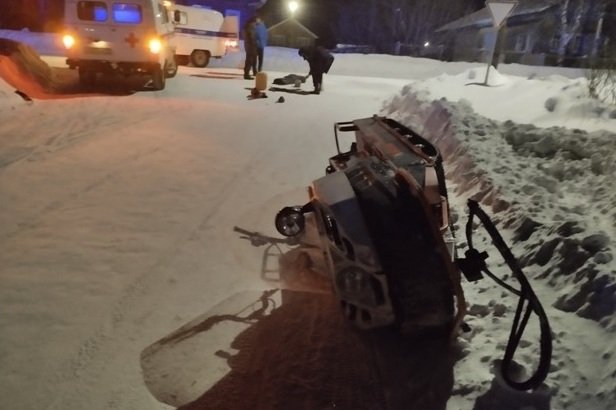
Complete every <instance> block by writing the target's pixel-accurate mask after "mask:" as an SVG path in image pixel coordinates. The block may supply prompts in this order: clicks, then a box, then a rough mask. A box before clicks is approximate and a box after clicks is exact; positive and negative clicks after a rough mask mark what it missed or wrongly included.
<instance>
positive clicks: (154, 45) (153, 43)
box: [148, 38, 163, 54]
mask: <svg viewBox="0 0 616 410" xmlns="http://www.w3.org/2000/svg"><path fill="white" fill-rule="evenodd" d="M148 47H149V48H150V52H151V53H152V54H158V53H160V50H162V48H163V44H162V43H161V41H160V39H158V38H153V39H152V40H150V42H149V43H148Z"/></svg>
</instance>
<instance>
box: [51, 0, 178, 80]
mask: <svg viewBox="0 0 616 410" xmlns="http://www.w3.org/2000/svg"><path fill="white" fill-rule="evenodd" d="M64 13H65V18H64V23H65V33H64V36H63V39H62V40H63V42H64V46H65V47H66V49H67V57H68V58H67V60H66V63H67V65H68V66H69V67H70V68H77V69H78V70H79V79H80V81H81V82H82V83H84V84H92V83H93V82H94V81H95V80H96V76H97V74H98V73H102V72H111V71H118V72H122V73H125V74H143V75H148V76H151V78H152V86H153V88H154V89H157V90H162V89H163V88H165V82H166V78H170V77H174V76H175V74H176V73H177V65H176V63H175V58H174V49H173V46H172V45H171V43H170V37H171V36H173V23H171V21H170V20H169V15H168V13H167V9H166V8H165V6H164V4H163V0H65V12H64Z"/></svg>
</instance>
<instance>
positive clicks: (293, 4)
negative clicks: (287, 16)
mask: <svg viewBox="0 0 616 410" xmlns="http://www.w3.org/2000/svg"><path fill="white" fill-rule="evenodd" d="M288 6H289V11H290V12H291V17H293V16H294V15H295V12H296V11H297V9H298V8H299V3H298V2H297V1H295V0H292V1H290V2H289V3H288Z"/></svg>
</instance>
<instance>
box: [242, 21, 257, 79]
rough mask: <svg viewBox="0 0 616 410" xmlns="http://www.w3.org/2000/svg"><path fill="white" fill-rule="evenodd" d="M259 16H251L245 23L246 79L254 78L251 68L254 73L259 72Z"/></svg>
mask: <svg viewBox="0 0 616 410" xmlns="http://www.w3.org/2000/svg"><path fill="white" fill-rule="evenodd" d="M256 26H257V18H256V17H251V18H249V19H248V21H247V22H246V24H245V25H244V51H246V59H245V60H244V79H245V80H252V78H253V77H251V76H250V70H251V69H252V73H253V74H254V75H256V74H257V32H256Z"/></svg>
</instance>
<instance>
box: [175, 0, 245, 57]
mask: <svg viewBox="0 0 616 410" xmlns="http://www.w3.org/2000/svg"><path fill="white" fill-rule="evenodd" d="M169 14H170V19H171V20H172V21H173V24H174V25H175V35H174V36H173V39H172V40H171V44H172V45H173V46H175V55H176V61H177V62H178V63H179V64H188V63H190V64H192V65H193V66H195V67H206V66H207V65H208V64H209V62H210V59H211V58H221V57H224V56H225V55H226V54H227V52H231V51H237V50H239V21H238V17H237V16H227V17H223V15H222V14H221V13H220V12H218V11H216V10H212V9H208V8H204V7H199V6H182V5H179V4H173V5H171V6H170V7H169Z"/></svg>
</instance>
